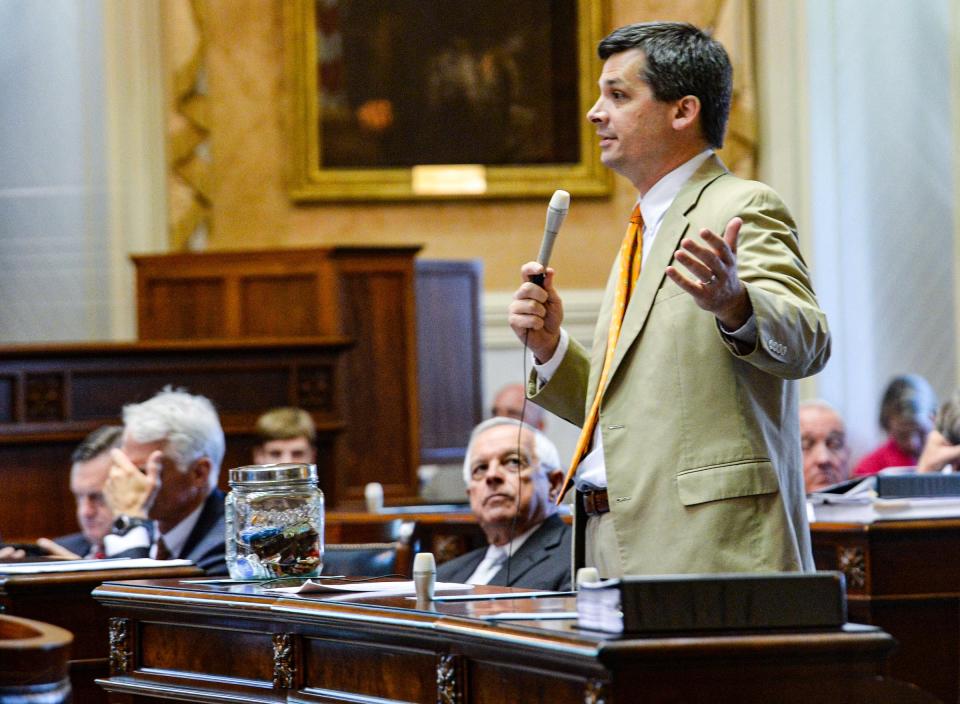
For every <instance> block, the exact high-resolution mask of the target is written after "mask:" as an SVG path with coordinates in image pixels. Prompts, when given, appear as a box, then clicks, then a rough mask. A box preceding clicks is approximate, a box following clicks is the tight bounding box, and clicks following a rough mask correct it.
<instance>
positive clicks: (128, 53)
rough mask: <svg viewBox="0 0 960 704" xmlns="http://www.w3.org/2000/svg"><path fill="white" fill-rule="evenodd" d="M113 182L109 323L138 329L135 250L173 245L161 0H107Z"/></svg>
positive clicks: (125, 331) (119, 330)
mask: <svg viewBox="0 0 960 704" xmlns="http://www.w3.org/2000/svg"><path fill="white" fill-rule="evenodd" d="M102 2H103V15H104V88H105V93H106V113H107V120H106V125H107V127H106V142H107V154H108V162H107V163H108V167H107V171H108V184H109V204H110V205H109V209H110V219H109V239H110V258H109V267H110V282H109V286H110V300H111V310H110V325H111V327H110V329H111V333H112V337H113V338H115V339H119V338H134V337H135V336H136V311H135V307H136V306H135V303H136V297H135V290H134V277H133V266H132V264H131V263H130V258H129V257H130V254H131V253H159V252H164V251H166V250H167V249H168V237H167V206H166V157H165V151H164V124H165V121H164V115H165V111H166V104H165V101H164V84H163V63H162V55H161V41H160V39H161V37H160V31H161V30H160V28H161V26H162V21H161V15H160V2H159V0H137V1H136V2H130V1H129V0H102Z"/></svg>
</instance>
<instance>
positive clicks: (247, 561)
mask: <svg viewBox="0 0 960 704" xmlns="http://www.w3.org/2000/svg"><path fill="white" fill-rule="evenodd" d="M229 481H230V489H231V491H230V493H229V494H228V495H227V501H226V529H227V568H228V569H229V570H230V577H232V578H233V579H271V578H276V577H313V576H316V575H318V574H320V570H321V569H322V568H323V492H322V491H320V488H319V487H318V486H317V466H316V465H313V464H267V465H250V466H248V467H237V468H236V469H231V470H230V472H229Z"/></svg>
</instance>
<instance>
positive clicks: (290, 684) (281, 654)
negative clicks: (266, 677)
mask: <svg viewBox="0 0 960 704" xmlns="http://www.w3.org/2000/svg"><path fill="white" fill-rule="evenodd" d="M296 679H297V659H296V642H295V641H294V637H293V634H292V633H274V635H273V686H274V688H276V689H294V688H295V687H296Z"/></svg>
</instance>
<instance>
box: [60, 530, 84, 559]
mask: <svg viewBox="0 0 960 704" xmlns="http://www.w3.org/2000/svg"><path fill="white" fill-rule="evenodd" d="M53 542H55V543H56V544H57V545H59V546H60V547H63V548H66V549H67V550H69V551H70V552H72V553H73V554H74V555H79V556H80V557H86V556H87V553H88V552H90V547H91V545H90V541H88V540H87V539H86V538H84V537H83V533H70V535H61V536H60V537H59V538H54V539H53Z"/></svg>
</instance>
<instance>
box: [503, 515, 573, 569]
mask: <svg viewBox="0 0 960 704" xmlns="http://www.w3.org/2000/svg"><path fill="white" fill-rule="evenodd" d="M558 527H559V528H560V529H562V527H563V525H562V519H561V518H560V517H559V516H557V515H556V514H554V515H553V516H550V517H549V518H548V519H547V520H545V521H544V522H543V523H542V524H540V527H539V528H538V529H537V530H535V531H534V532H533V534H532V535H531V536H530V537H529V538H527V539H526V541H525V542H524V543H523V545H521V546H520V549H519V550H517V552H516V554H515V555H514V556H513V557H512V558H511V559H510V584H507V566H506V564H504V565H503V566H502V567H501V568H500V570H499V571H498V572H497V573H496V574H495V575H493V578H492V579H491V580H490V582H489V583H490V584H491V585H494V586H497V587H512V586H514V585H516V584H517V582H518V581H519V580H520V579H521V578H522V577H523V576H524V575H526V574H527V573H529V572H530V570H532V569H533V568H534V567H536V566H537V565H539V564H540V563H541V562H543V561H544V560H546V559H547V558H548V557H549V548H551V547H555V546H556V543H557V531H558Z"/></svg>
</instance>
